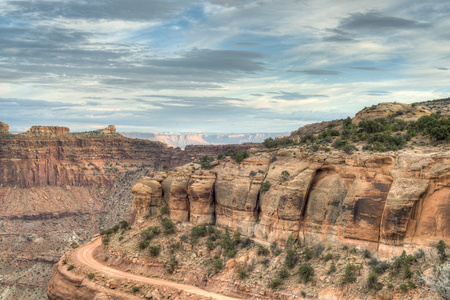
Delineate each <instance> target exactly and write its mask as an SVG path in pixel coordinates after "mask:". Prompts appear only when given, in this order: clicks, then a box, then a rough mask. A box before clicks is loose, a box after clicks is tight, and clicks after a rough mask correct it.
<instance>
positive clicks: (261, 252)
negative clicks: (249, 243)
mask: <svg viewBox="0 0 450 300" xmlns="http://www.w3.org/2000/svg"><path fill="white" fill-rule="evenodd" d="M256 248H257V249H258V251H257V252H258V255H264V256H267V255H269V254H270V250H269V249H267V248H266V247H264V246H263V245H259V244H258V245H256Z"/></svg>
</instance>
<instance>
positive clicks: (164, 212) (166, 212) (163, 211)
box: [159, 205, 170, 215]
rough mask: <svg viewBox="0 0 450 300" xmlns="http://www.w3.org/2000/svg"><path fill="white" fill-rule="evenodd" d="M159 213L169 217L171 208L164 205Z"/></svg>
mask: <svg viewBox="0 0 450 300" xmlns="http://www.w3.org/2000/svg"><path fill="white" fill-rule="evenodd" d="M159 212H160V213H161V215H168V214H169V212H170V211H169V206H167V205H163V206H162V207H161V209H160V210H159Z"/></svg>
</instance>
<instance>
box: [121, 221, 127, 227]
mask: <svg viewBox="0 0 450 300" xmlns="http://www.w3.org/2000/svg"><path fill="white" fill-rule="evenodd" d="M119 226H120V228H121V229H128V222H127V221H120V222H119Z"/></svg>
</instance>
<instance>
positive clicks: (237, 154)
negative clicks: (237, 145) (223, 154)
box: [230, 149, 250, 163]
mask: <svg viewBox="0 0 450 300" xmlns="http://www.w3.org/2000/svg"><path fill="white" fill-rule="evenodd" d="M249 156H250V153H249V152H248V151H247V150H241V149H236V150H234V151H233V152H232V153H231V154H230V157H231V158H233V159H234V160H235V161H236V162H237V163H240V162H241V161H243V160H244V159H245V158H247V157H249Z"/></svg>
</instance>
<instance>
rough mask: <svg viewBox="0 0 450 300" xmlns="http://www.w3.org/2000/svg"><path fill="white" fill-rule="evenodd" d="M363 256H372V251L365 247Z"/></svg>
mask: <svg viewBox="0 0 450 300" xmlns="http://www.w3.org/2000/svg"><path fill="white" fill-rule="evenodd" d="M363 257H364V258H370V257H371V255H370V251H369V250H367V249H365V250H364V251H363Z"/></svg>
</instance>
